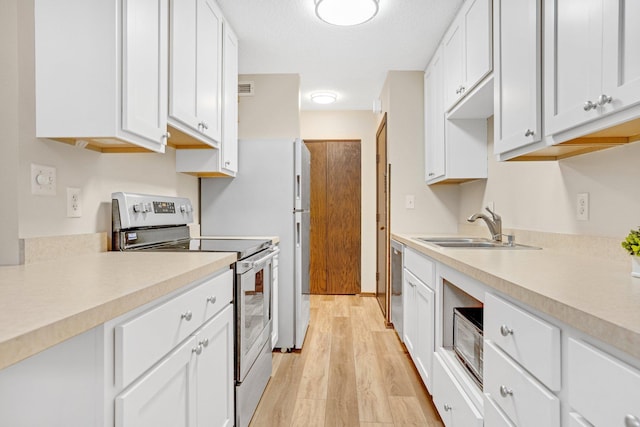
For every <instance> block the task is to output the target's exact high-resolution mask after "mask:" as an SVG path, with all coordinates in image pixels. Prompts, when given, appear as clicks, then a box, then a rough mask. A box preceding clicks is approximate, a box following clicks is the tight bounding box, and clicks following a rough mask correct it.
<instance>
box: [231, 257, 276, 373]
mask: <svg viewBox="0 0 640 427" xmlns="http://www.w3.org/2000/svg"><path fill="white" fill-rule="evenodd" d="M278 252H279V250H278V249H275V250H267V251H262V252H259V253H257V254H256V255H253V256H251V257H248V258H246V259H244V260H241V261H238V265H237V266H236V274H237V286H236V349H237V351H236V357H237V360H236V362H237V363H236V381H237V382H239V383H240V382H242V381H243V380H244V378H245V377H246V375H247V372H249V369H250V368H251V366H252V365H253V363H254V362H255V360H256V358H257V357H258V355H259V354H260V350H261V349H262V347H263V346H264V343H265V342H267V341H268V340H270V339H271V275H272V271H271V270H272V260H273V256H274V255H275V254H276V253H278Z"/></svg>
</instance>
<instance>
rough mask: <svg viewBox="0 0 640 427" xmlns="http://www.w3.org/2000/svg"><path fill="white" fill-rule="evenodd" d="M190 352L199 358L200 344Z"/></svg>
mask: <svg viewBox="0 0 640 427" xmlns="http://www.w3.org/2000/svg"><path fill="white" fill-rule="evenodd" d="M191 352H192V353H195V354H197V355H198V356H200V355H201V354H202V344H198V345H197V346H195V347H194V348H192V349H191Z"/></svg>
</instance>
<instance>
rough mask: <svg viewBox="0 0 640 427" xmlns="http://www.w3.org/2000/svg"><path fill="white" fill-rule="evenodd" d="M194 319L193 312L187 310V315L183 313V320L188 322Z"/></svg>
mask: <svg viewBox="0 0 640 427" xmlns="http://www.w3.org/2000/svg"><path fill="white" fill-rule="evenodd" d="M192 317H193V313H191V310H187V311H186V313H182V316H180V318H181V319H184V320H186V321H187V322H188V321H190V320H191V318H192Z"/></svg>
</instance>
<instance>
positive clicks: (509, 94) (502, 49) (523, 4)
mask: <svg viewBox="0 0 640 427" xmlns="http://www.w3.org/2000/svg"><path fill="white" fill-rule="evenodd" d="M540 4H541V0H494V2H493V8H494V19H493V22H494V23H495V25H494V52H495V64H494V70H493V78H494V112H495V113H494V135H495V137H494V149H495V152H496V153H504V152H507V151H509V150H513V149H515V148H518V147H522V146H526V145H528V144H531V143H534V142H537V141H540V140H541V137H542V99H541V94H542V79H541V77H542V74H541V72H542V63H541V56H540V55H541V39H540V37H541V28H542V26H541V9H540Z"/></svg>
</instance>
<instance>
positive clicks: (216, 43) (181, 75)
mask: <svg viewBox="0 0 640 427" xmlns="http://www.w3.org/2000/svg"><path fill="white" fill-rule="evenodd" d="M222 27H223V18H222V14H221V12H220V10H219V9H218V6H217V5H216V3H215V2H214V1H213V0H171V37H170V40H171V45H170V51H171V61H170V73H169V124H170V125H171V127H172V128H174V129H177V130H178V131H179V132H182V133H184V134H186V135H189V136H190V137H193V138H195V139H197V140H199V141H202V142H204V143H205V144H207V145H210V146H212V147H217V146H218V144H219V143H220V140H221V136H222V44H223V39H222Z"/></svg>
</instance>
